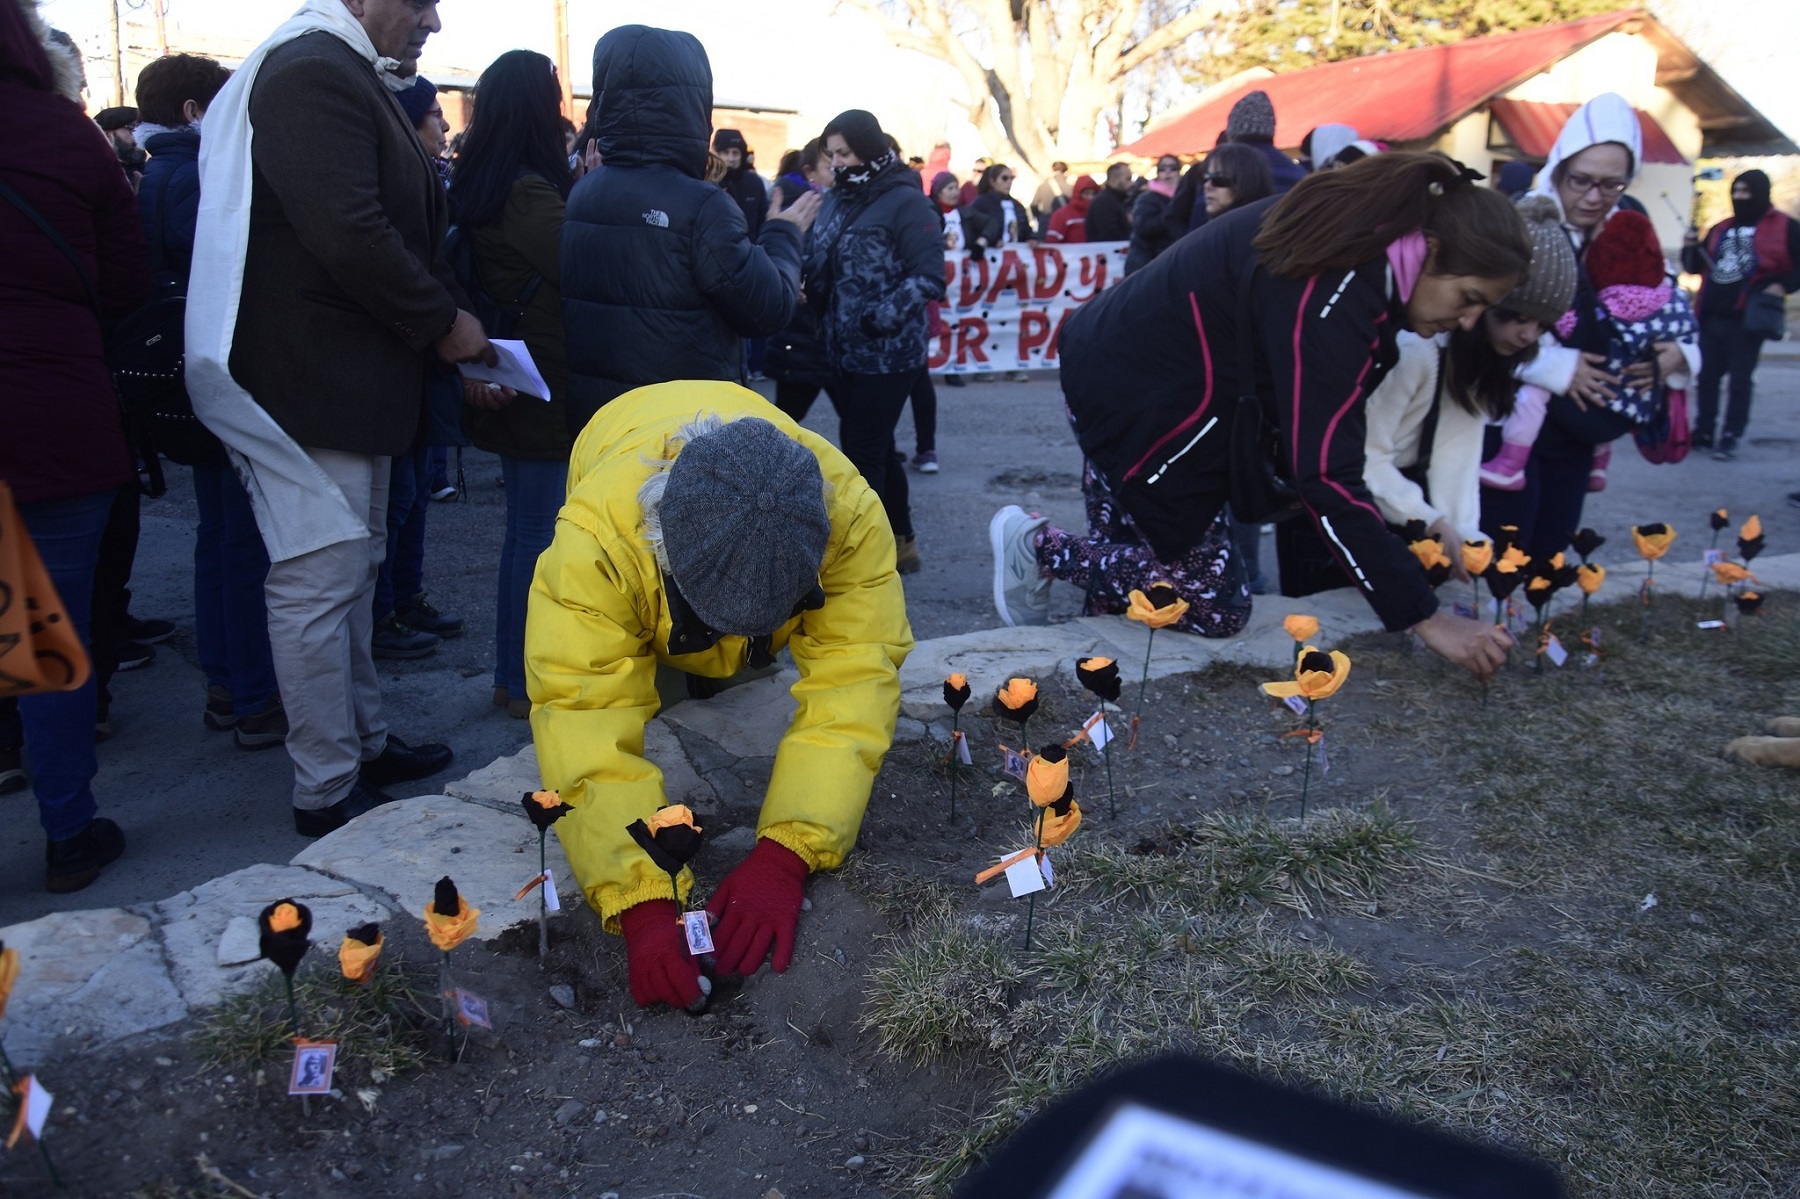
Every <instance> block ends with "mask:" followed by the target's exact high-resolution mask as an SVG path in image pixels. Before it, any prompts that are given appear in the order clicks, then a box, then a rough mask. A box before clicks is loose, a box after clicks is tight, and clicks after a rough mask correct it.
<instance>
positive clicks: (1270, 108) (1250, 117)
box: [1225, 91, 1275, 142]
mask: <svg viewBox="0 0 1800 1199" xmlns="http://www.w3.org/2000/svg"><path fill="white" fill-rule="evenodd" d="M1225 136H1226V137H1228V138H1230V139H1231V140H1232V141H1234V142H1241V141H1265V142H1267V141H1273V140H1274V139H1275V104H1274V102H1273V101H1271V100H1270V99H1269V93H1268V92H1262V91H1257V92H1251V93H1249V94H1248V95H1246V96H1245V97H1244V98H1243V99H1241V100H1239V101H1238V102H1237V103H1236V104H1233V105H1232V106H1231V115H1230V116H1228V117H1226V118H1225Z"/></svg>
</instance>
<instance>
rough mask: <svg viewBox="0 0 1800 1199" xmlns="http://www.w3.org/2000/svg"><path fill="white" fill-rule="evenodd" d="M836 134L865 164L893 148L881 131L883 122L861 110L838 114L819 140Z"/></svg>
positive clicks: (853, 109)
mask: <svg viewBox="0 0 1800 1199" xmlns="http://www.w3.org/2000/svg"><path fill="white" fill-rule="evenodd" d="M834 133H836V134H840V135H842V137H843V139H844V141H845V142H846V143H847V144H848V145H849V147H850V149H852V150H853V151H855V152H856V156H857V157H858V158H860V159H862V160H863V161H864V162H874V161H875V160H876V159H877V158H880V157H881V156H882V155H883V154H886V153H888V151H889V150H891V149H892V148H893V147H891V146H890V145H888V138H887V134H885V133H883V132H882V131H881V122H880V121H878V120H876V119H875V114H874V113H872V112H867V111H865V110H863V109H860V108H852V109H850V110H849V111H848V112H840V113H838V115H837V116H835V117H833V118H832V119H831V123H830V124H829V125H827V126H825V132H824V133H822V134H820V135H819V138H820V140H821V141H823V140H825V139H826V138H829V137H830V136H831V135H832V134H834Z"/></svg>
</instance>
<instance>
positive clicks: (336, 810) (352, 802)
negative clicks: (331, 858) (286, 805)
mask: <svg viewBox="0 0 1800 1199" xmlns="http://www.w3.org/2000/svg"><path fill="white" fill-rule="evenodd" d="M393 802H394V797H393V796H391V795H389V794H388V793H387V792H385V791H377V790H375V789H374V788H373V787H370V786H368V785H367V784H365V783H358V784H356V786H354V787H352V788H350V794H348V795H346V796H344V798H342V799H340V800H338V801H337V802H336V803H334V804H332V805H331V806H330V807H329V808H295V809H294V831H295V832H296V833H299V834H300V835H301V836H302V837H323V836H324V835H325V834H326V833H335V832H336V831H337V830H339V829H341V828H343V827H344V826H345V825H346V824H349V823H350V822H351V821H352V820H355V819H356V818H357V817H358V816H361V815H362V814H363V813H364V812H368V811H372V810H374V809H375V808H379V807H380V806H381V805H382V804H384V803H393Z"/></svg>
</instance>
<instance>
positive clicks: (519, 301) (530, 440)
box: [450, 50, 573, 719]
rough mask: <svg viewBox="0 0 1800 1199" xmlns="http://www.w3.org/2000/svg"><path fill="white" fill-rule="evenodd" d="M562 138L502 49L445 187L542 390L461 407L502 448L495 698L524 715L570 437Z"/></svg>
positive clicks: (549, 111)
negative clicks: (538, 577) (528, 643)
mask: <svg viewBox="0 0 1800 1199" xmlns="http://www.w3.org/2000/svg"><path fill="white" fill-rule="evenodd" d="M565 145H566V141H565V137H564V130H563V118H562V93H561V90H560V89H559V87H558V86H557V82H556V71H555V69H554V68H553V67H552V66H551V64H550V60H549V59H548V58H546V57H544V56H543V55H542V54H539V53H537V52H536V51H532V50H509V51H507V52H506V53H505V54H502V55H501V56H500V57H499V58H496V59H495V60H494V61H493V64H492V65H491V66H489V67H488V69H487V70H485V71H483V72H482V73H481V79H480V80H479V81H478V82H477V83H476V85H475V114H474V117H473V118H472V119H471V120H470V122H469V128H468V132H467V134H466V135H465V136H464V138H463V143H462V150H461V152H460V153H459V154H458V155H457V158H456V167H455V172H454V175H453V181H452V183H451V185H450V213H451V218H452V219H453V220H454V221H455V222H456V223H457V225H458V226H459V227H460V228H461V229H462V230H463V231H464V232H465V233H466V234H467V235H468V236H469V238H470V240H471V242H472V243H473V247H474V258H475V266H476V269H477V271H478V272H479V274H480V286H481V288H482V290H484V291H485V292H487V293H488V295H490V296H491V297H493V299H494V300H495V301H497V302H498V304H499V307H500V310H501V312H502V314H503V315H502V318H501V320H502V322H503V323H507V324H510V325H511V326H512V327H511V328H509V329H490V330H489V333H491V334H493V335H494V336H497V337H514V338H518V339H520V340H522V341H524V343H525V347H526V348H527V349H528V350H530V351H531V357H532V359H533V361H535V362H536V363H537V366H538V371H539V373H540V374H542V375H543V377H544V383H545V384H546V389H547V390H548V391H549V392H550V394H549V395H547V396H536V397H531V396H524V397H519V398H518V399H515V400H512V401H510V402H501V401H500V400H498V399H488V400H484V401H482V402H480V403H476V402H475V399H473V398H472V400H471V403H470V404H469V405H468V406H467V407H466V408H465V410H464V413H463V423H464V425H465V427H466V428H467V430H468V433H469V438H470V440H471V441H473V442H474V443H475V444H476V445H477V446H479V447H480V448H481V449H484V450H487V451H489V452H490V453H494V454H498V455H499V456H500V474H501V478H502V479H504V480H505V484H506V536H505V540H504V541H502V542H501V546H500V580H499V587H498V596H497V600H496V607H495V619H494V642H495V660H494V703H495V704H496V705H498V706H500V707H504V708H505V709H506V710H507V713H508V714H509V715H511V716H514V717H516V718H519V719H523V718H525V717H526V716H529V715H530V714H531V701H530V700H529V699H528V698H527V697H526V694H525V607H526V596H527V595H528V593H529V592H530V589H531V575H532V571H533V570H534V569H535V568H536V566H537V560H538V555H539V554H541V553H542V552H543V551H544V549H545V547H547V546H548V545H549V544H550V538H551V536H552V535H553V534H554V533H555V531H556V513H557V511H558V510H559V509H560V508H561V507H562V502H563V490H564V487H565V486H566V484H567V476H568V471H569V450H570V448H571V446H572V445H573V439H572V438H571V437H570V435H569V427H568V421H567V416H566V408H567V399H568V386H569V367H568V359H567V356H566V355H565V353H564V350H563V316H562V292H561V280H562V275H561V269H560V266H559V258H558V256H559V254H560V252H561V246H562V227H563V205H564V203H565V201H567V200H568V198H569V187H570V184H571V179H570V172H569V158H568V153H567V152H566V150H565V149H564V146H565ZM470 394H471V396H472V397H476V398H478V397H479V395H480V393H479V392H478V391H475V392H471V393H470ZM545 401H548V402H547V403H546V402H545Z"/></svg>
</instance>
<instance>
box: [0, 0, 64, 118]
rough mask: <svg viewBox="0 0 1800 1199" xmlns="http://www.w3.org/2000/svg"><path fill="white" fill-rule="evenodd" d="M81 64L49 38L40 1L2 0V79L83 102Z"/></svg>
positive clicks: (0, 40)
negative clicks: (40, 10) (38, 4)
mask: <svg viewBox="0 0 1800 1199" xmlns="http://www.w3.org/2000/svg"><path fill="white" fill-rule="evenodd" d="M80 71H81V68H80V64H79V63H78V62H77V61H76V60H75V57H74V55H73V54H72V53H71V52H70V51H69V49H68V48H67V47H65V46H62V45H60V44H58V43H57V42H56V41H55V39H53V38H52V37H51V35H50V28H49V26H47V25H45V24H44V19H43V17H42V16H40V15H39V14H38V6H37V0H0V80H10V81H11V82H14V83H22V84H24V85H25V86H26V87H29V88H31V89H33V90H35V91H42V92H55V93H57V94H58V95H60V96H63V97H64V98H66V99H69V100H72V101H74V102H75V103H77V104H79V103H81V79H80Z"/></svg>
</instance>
